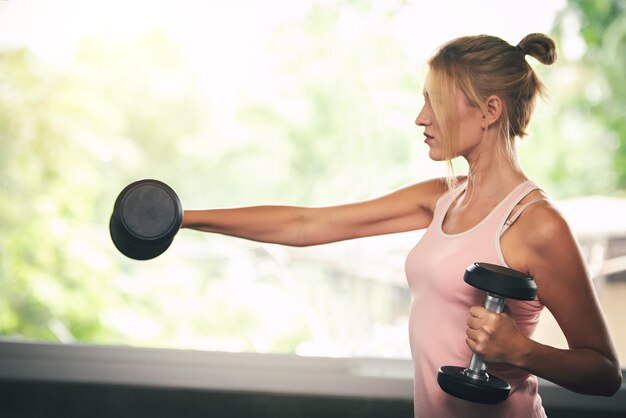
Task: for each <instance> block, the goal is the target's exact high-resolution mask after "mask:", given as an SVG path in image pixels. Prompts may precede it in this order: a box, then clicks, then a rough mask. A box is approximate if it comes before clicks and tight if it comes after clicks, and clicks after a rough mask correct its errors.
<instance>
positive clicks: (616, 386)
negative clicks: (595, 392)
mask: <svg viewBox="0 0 626 418" xmlns="http://www.w3.org/2000/svg"><path fill="white" fill-rule="evenodd" d="M622 379H623V377H622V370H621V369H620V368H619V367H617V373H615V374H614V377H613V379H611V382H610V384H608V385H607V387H606V392H605V393H603V395H604V396H607V397H610V396H613V395H615V394H616V393H617V392H618V391H619V390H620V388H621V387H622Z"/></svg>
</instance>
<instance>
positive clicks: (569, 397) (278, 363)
mask: <svg viewBox="0 0 626 418" xmlns="http://www.w3.org/2000/svg"><path fill="white" fill-rule="evenodd" d="M0 379H5V380H6V379H14V380H30V381H33V380H35V381H61V382H71V383H95V384H119V385H134V386H150V387H164V388H185V389H202V390H212V391H236V392H255V393H277V394H293V395H314V396H332V397H358V398H376V399H402V400H410V399H412V397H413V382H412V371H411V362H410V360H393V359H367V358H349V359H346V358H322V357H298V356H292V355H277V354H252V353H218V352H205V351H194V350H173V349H154V348H134V347H114V346H97V345H76V344H72V345H63V344H51V343H40V342H17V341H0ZM539 391H540V394H541V397H542V399H543V403H544V406H545V407H546V408H555V407H556V408H572V409H573V408H577V409H593V410H595V411H624V412H626V385H624V384H623V385H622V388H621V390H620V391H619V392H618V393H617V394H616V395H614V396H613V397H611V398H605V397H595V396H585V395H579V394H576V393H573V392H570V391H568V390H566V389H563V388H561V387H559V386H557V385H554V384H553V383H550V382H547V381H544V380H541V379H540V389H539Z"/></svg>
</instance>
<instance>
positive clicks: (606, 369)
mask: <svg viewBox="0 0 626 418" xmlns="http://www.w3.org/2000/svg"><path fill="white" fill-rule="evenodd" d="M513 362H514V363H515V364H514V365H515V366H517V367H519V368H521V369H524V370H526V371H528V372H529V373H532V374H534V375H536V376H539V377H541V378H544V379H546V380H549V381H551V382H553V383H555V384H557V385H559V386H562V387H564V388H566V389H569V390H572V391H574V392H579V393H583V394H587V395H602V396H611V395H613V394H614V393H615V392H616V391H617V390H618V389H619V387H620V384H621V379H622V377H621V376H622V375H621V370H620V366H619V364H618V363H617V359H616V358H615V359H611V358H609V357H607V356H605V355H603V354H602V353H600V352H598V351H596V350H593V349H590V348H574V349H557V348H554V347H550V346H547V345H544V344H540V343H538V342H536V341H533V340H530V339H527V340H526V343H525V344H524V348H523V349H522V350H521V351H520V353H519V354H518V355H517V358H516V359H515V360H514V361H513Z"/></svg>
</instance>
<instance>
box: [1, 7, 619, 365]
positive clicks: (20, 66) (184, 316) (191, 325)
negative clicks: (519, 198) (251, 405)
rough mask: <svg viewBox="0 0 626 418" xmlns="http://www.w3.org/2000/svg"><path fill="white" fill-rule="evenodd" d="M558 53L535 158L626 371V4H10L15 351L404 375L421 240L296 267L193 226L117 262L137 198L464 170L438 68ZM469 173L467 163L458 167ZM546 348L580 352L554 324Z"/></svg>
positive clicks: (9, 244)
mask: <svg viewBox="0 0 626 418" xmlns="http://www.w3.org/2000/svg"><path fill="white" fill-rule="evenodd" d="M531 32H544V33H547V34H549V35H551V36H552V37H554V39H555V40H556V41H557V44H558V45H559V59H558V60H557V62H556V64H554V65H553V66H551V67H545V66H542V65H540V64H538V63H537V62H535V61H534V60H533V59H532V58H530V57H529V58H528V60H529V62H530V64H531V65H533V66H534V67H535V68H536V70H537V72H538V73H539V75H540V77H541V78H542V80H543V81H544V83H545V84H546V86H547V88H548V93H549V97H548V98H546V100H544V101H541V102H539V103H538V107H537V110H536V113H535V117H534V120H533V122H532V124H531V127H530V137H528V138H527V139H525V140H524V141H523V142H522V143H521V145H520V152H521V159H522V164H523V166H524V168H525V169H526V171H527V173H528V175H529V176H530V177H531V178H532V179H533V180H534V181H536V182H537V183H538V184H539V185H540V186H542V188H544V190H546V192H547V193H548V194H549V195H550V196H551V197H552V198H553V199H555V201H556V202H557V205H558V206H559V207H560V208H561V210H562V211H563V213H564V215H565V216H566V217H567V218H568V220H569V221H570V223H571V225H572V227H573V229H574V232H575V233H576V234H577V237H578V238H579V240H580V242H581V246H582V250H583V251H584V254H585V257H586V258H587V260H588V262H589V268H590V272H591V275H592V277H593V280H594V284H595V285H596V289H597V290H598V297H599V299H600V301H601V303H602V306H603V308H604V310H605V314H606V316H607V320H608V322H609V326H610V327H611V331H612V333H613V337H614V338H615V340H616V344H617V348H618V350H619V352H620V357H621V360H622V364H623V365H626V329H625V327H624V325H623V322H622V318H624V316H625V315H626V305H625V304H624V303H623V301H624V300H626V299H625V298H626V279H625V276H624V275H623V274H622V272H623V270H624V269H626V262H624V258H623V257H624V256H626V217H625V216H624V214H625V213H626V193H625V192H626V122H625V121H626V78H625V77H624V68H626V4H625V2H623V1H619V0H600V1H591V0H567V1H566V0H549V1H546V0H529V1H526V2H523V3H516V4H515V5H514V6H511V5H510V4H507V3H506V2H500V1H495V0H489V1H480V2H465V1H462V0H445V1H438V2H421V1H402V0H395V1H389V0H289V1H287V0H275V1H272V2H271V4H270V2H261V1H254V0H213V1H208V2H200V1H189V0H183V1H176V2H174V1H167V0H161V1H157V0H151V1H147V0H146V1H144V0H141V1H140V0H137V1H130V2H128V1H120V0H114V1H106V2H104V1H91V0H90V1H78V0H56V1H46V0H20V1H18V0H5V1H0V335H1V336H2V338H3V339H5V340H39V341H56V342H62V343H86V344H105V345H125V346H140V347H165V348H184V349H194V350H210V351H227V352H256V353H292V354H297V355H308V356H331V357H385V358H408V357H409V356H410V352H409V345H408V338H407V330H406V328H407V313H408V306H409V302H410V295H409V292H408V289H407V286H406V281H405V277H404V258H405V256H406V254H407V253H408V252H409V250H410V249H411V248H412V246H413V245H415V243H416V242H417V240H418V239H419V237H420V234H421V233H420V232H415V233H408V234H399V235H392V236H386V237H378V238H371V239H363V240H358V241H349V242H343V243H337V244H332V245H325V246H319V247H311V248H300V249H297V248H286V247H280V246H274V245H268V244H259V243H253V242H247V241H244V240H239V239H234V238H228V237H223V236H214V235H207V234H201V233H198V232H195V231H182V232H181V233H180V234H178V236H177V237H176V239H175V241H174V243H173V244H172V246H171V247H170V249H169V250H168V251H167V252H166V253H165V254H163V255H162V256H160V257H158V258H157V259H154V260H151V261H146V262H137V261H133V260H129V259H127V258H125V257H124V256H122V255H121V254H120V253H118V252H117V250H116V249H115V248H114V247H113V245H112V243H111V241H110V238H109V233H108V221H109V217H110V215H111V211H112V208H113V202H114V200H115V197H116V196H117V194H118V193H119V192H120V191H121V189H122V188H123V187H124V186H125V185H126V184H128V183H130V182H132V181H134V180H137V179H141V178H157V179H160V180H162V181H165V182H166V183H168V184H169V185H170V186H172V187H173V188H174V189H175V190H176V191H177V193H178V194H179V196H180V198H181V200H182V202H183V206H184V207H185V208H188V209H191V208H209V207H210V208H217V207H232V206H241V205H251V204H290V205H327V204H336V203H345V202H350V201H354V200H358V199H366V198H372V197H375V196H378V195H381V194H384V193H387V192H389V191H391V190H394V189H397V188H399V187H401V186H404V185H407V184H409V183H412V182H415V181H421V180H424V179H427V178H429V177H432V176H443V175H445V174H446V170H445V166H444V165H443V164H439V163H433V162H431V161H429V159H428V156H427V147H426V145H424V144H423V143H422V140H421V136H422V133H421V130H420V129H418V128H417V127H416V126H415V125H414V124H413V121H414V119H415V116H416V115H417V112H418V111H419V109H420V107H421V105H422V103H421V100H422V97H421V91H422V84H423V79H424V75H425V72H426V65H425V63H426V61H427V59H428V58H429V56H430V55H431V53H432V52H433V51H434V50H435V49H436V48H437V47H438V46H439V45H440V44H442V43H443V42H446V41H448V40H449V39H452V38H454V37H457V36H462V35H468V34H480V33H487V34H492V35H497V36H500V37H502V38H503V39H505V40H507V41H509V42H510V43H512V44H513V45H515V44H517V42H519V41H520V40H521V39H522V37H524V36H525V35H526V34H528V33H531ZM462 171H463V167H462V165H461V164H458V172H462ZM535 338H537V339H539V340H541V341H543V342H546V343H549V344H552V345H557V346H566V345H565V344H566V343H565V340H564V338H563V336H562V335H561V334H560V331H559V329H558V327H557V326H556V324H555V323H554V321H553V319H552V318H551V317H550V315H549V314H547V313H546V315H545V318H543V320H542V323H541V325H540V328H539V329H538V331H537V333H536V336H535Z"/></svg>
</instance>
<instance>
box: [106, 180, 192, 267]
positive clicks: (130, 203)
mask: <svg viewBox="0 0 626 418" xmlns="http://www.w3.org/2000/svg"><path fill="white" fill-rule="evenodd" d="M182 216H183V209H182V205H181V203H180V200H179V199H178V196H177V195H176V193H175V192H174V190H172V189H171V188H170V187H169V186H168V185H166V184H165V183H163V182H160V181H158V180H152V179H146V180H139V181H136V182H134V183H131V184H129V185H128V186H127V187H126V188H124V190H122V192H121V193H120V194H119V196H118V197H117V199H116V201H115V205H114V208H113V214H112V215H111V220H110V222H109V231H110V233H111V238H112V240H113V243H114V244H115V246H116V247H117V249H118V250H120V252H122V253H123V254H124V255H126V256H128V257H130V258H133V259H135V260H148V259H151V258H154V257H157V256H158V255H160V254H162V253H163V252H164V251H165V250H167V248H168V247H169V246H170V244H171V243H172V241H173V240H174V236H175V235H176V233H177V232H178V230H179V229H180V226H181V224H182Z"/></svg>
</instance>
